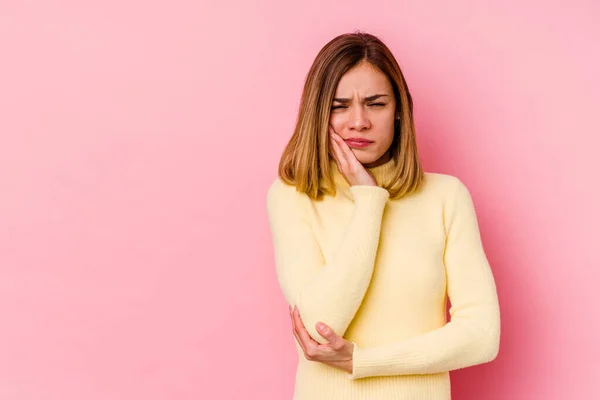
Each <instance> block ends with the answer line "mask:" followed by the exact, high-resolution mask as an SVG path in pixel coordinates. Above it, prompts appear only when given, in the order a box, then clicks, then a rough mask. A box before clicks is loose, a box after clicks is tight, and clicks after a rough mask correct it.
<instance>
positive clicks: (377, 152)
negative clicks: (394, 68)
mask: <svg viewBox="0 0 600 400" xmlns="http://www.w3.org/2000/svg"><path fill="white" fill-rule="evenodd" d="M395 111H396V99H395V97H394V92H393V89H392V85H391V84H390V81H389V80H388V78H387V77H386V76H385V75H384V74H383V73H382V72H380V71H378V70H376V69H375V68H374V67H372V66H371V65H370V64H368V63H361V64H359V65H357V66H356V67H354V68H352V69H351V70H349V71H348V72H346V73H345V74H344V75H343V76H342V78H341V80H340V82H339V84H338V86H337V89H336V92H335V96H334V100H333V103H332V106H331V116H330V118H329V124H330V125H331V126H332V127H333V130H334V131H335V132H336V133H337V134H338V135H340V136H341V137H342V139H344V141H345V142H346V144H347V145H348V146H349V147H350V149H351V150H352V152H353V153H354V155H355V156H356V158H357V159H358V161H360V162H361V164H363V165H364V166H365V167H374V166H377V165H381V164H383V163H384V162H386V161H388V160H389V159H390V152H389V150H390V145H391V144H392V140H393V139H394V118H395ZM352 139H355V140H352Z"/></svg>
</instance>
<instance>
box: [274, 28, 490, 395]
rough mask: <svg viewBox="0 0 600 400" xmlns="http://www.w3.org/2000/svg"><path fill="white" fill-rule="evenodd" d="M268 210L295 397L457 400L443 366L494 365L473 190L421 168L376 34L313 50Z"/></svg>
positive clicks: (405, 98) (396, 73)
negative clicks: (293, 347) (291, 344)
mask: <svg viewBox="0 0 600 400" xmlns="http://www.w3.org/2000/svg"><path fill="white" fill-rule="evenodd" d="M267 210H268V217H269V224H270V228H271V233H272V237H273V244H274V258H275V265H276V271H277V277H278V280H279V283H280V285H281V289H282V292H283V295H284V296H285V299H286V300H287V302H288V303H289V305H290V317H291V320H292V325H293V332H294V335H295V337H296V343H297V348H298V351H299V356H300V357H299V364H298V369H297V373H296V385H295V391H294V398H295V399H296V400H319V399H327V400H333V399H343V400H350V399H428V400H430V399H449V398H450V380H449V373H448V372H449V371H451V370H455V369H458V368H464V367H468V366H472V365H476V364H481V363H485V362H488V361H491V360H493V359H494V358H495V357H496V355H497V353H498V348H499V339H500V313H499V306H498V297H497V293H496V286H495V282H494V278H493V275H492V272H491V270H490V266H489V264H488V261H487V258H486V255H485V253H484V250H483V247H482V243H481V239H480V233H479V228H478V223H477V218H476V214H475V210H474V206H473V203H472V199H471V196H470V193H469V191H468V190H467V188H466V187H465V185H464V184H463V183H462V182H461V181H460V180H459V179H458V178H456V177H453V176H450V175H445V174H438V173H428V172H424V171H423V169H422V166H421V164H420V162H419V158H418V154H417V147H416V140H415V129H414V123H413V112H412V99H411V96H410V93H409V90H408V87H407V85H406V82H405V80H404V76H403V74H402V72H401V70H400V67H399V66H398V63H397V62H396V60H395V59H394V56H393V55H392V54H391V52H390V50H389V49H388V48H387V47H386V46H385V45H384V44H383V43H382V42H381V41H380V40H379V39H378V38H377V37H375V36H373V35H370V34H366V33H353V34H343V35H340V36H338V37H336V38H334V39H333V40H332V41H330V42H329V43H328V44H327V45H325V47H324V48H323V49H322V50H321V51H320V52H319V54H318V55H317V57H316V59H315V61H314V63H313V65H312V67H311V69H310V71H309V73H308V75H307V78H306V83H305V86H304V92H303V95H302V100H301V106H300V110H299V116H298V120H297V124H296V128H295V131H294V134H293V136H292V137H291V140H290V142H289V144H288V145H287V147H286V149H285V151H284V153H283V156H282V158H281V161H280V165H279V176H278V177H277V179H275V181H274V182H273V183H272V185H271V186H270V188H269V190H268V194H267ZM447 298H448V299H449V301H450V303H451V308H450V316H451V320H450V322H447V321H446V299H447ZM292 307H293V308H292Z"/></svg>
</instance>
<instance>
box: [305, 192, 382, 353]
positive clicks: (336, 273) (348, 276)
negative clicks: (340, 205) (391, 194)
mask: <svg viewBox="0 0 600 400" xmlns="http://www.w3.org/2000/svg"><path fill="white" fill-rule="evenodd" d="M351 190H352V192H353V194H354V195H355V208H354V210H353V214H352V216H351V218H350V221H349V222H348V225H347V227H346V230H345V233H344V235H343V237H342V238H341V239H340V243H339V245H338V248H337V250H336V252H335V254H334V255H333V259H332V260H331V261H330V262H328V263H327V264H326V265H325V266H324V267H323V268H321V269H320V271H319V272H318V273H317V274H316V275H315V276H314V277H312V279H310V281H308V282H307V283H306V284H305V285H304V286H303V287H302V288H301V289H300V290H299V291H298V293H297V294H296V296H295V299H294V302H295V304H296V305H297V306H298V309H299V310H300V315H301V318H302V321H303V322H304V324H305V326H306V328H307V330H308V332H309V333H310V335H311V336H312V337H313V339H315V340H316V341H317V342H320V343H325V339H324V338H323V337H322V336H321V335H320V334H319V333H318V331H317V330H316V328H315V324H316V323H317V322H324V323H325V324H327V325H329V326H330V327H331V328H332V329H333V330H334V332H336V333H337V334H338V335H340V336H342V335H343V334H344V332H345V331H346V329H347V328H348V326H349V325H350V322H351V321H352V319H353V318H354V315H355V314H356V311H357V310H358V308H359V307H360V304H361V302H362V300H363V297H364V295H365V293H366V291H367V288H368V287H369V283H370V281H371V277H372V274H373V268H374V264H375V256H376V254H377V248H378V245H379V237H380V229H381V220H382V216H383V211H384V208H385V204H386V199H387V197H388V193H387V191H385V189H382V188H378V187H367V186H355V187H352V188H351Z"/></svg>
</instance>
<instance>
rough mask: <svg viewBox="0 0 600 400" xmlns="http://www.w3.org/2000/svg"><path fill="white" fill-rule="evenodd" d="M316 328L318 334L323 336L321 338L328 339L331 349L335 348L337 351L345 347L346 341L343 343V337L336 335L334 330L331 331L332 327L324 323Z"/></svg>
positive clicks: (318, 324) (318, 323)
mask: <svg viewBox="0 0 600 400" xmlns="http://www.w3.org/2000/svg"><path fill="white" fill-rule="evenodd" d="M315 327H316V328H317V332H319V333H320V334H321V336H323V337H324V338H325V339H327V341H328V342H329V344H330V345H331V347H333V348H334V349H336V350H337V349H339V348H341V346H343V345H344V341H343V339H342V337H341V336H339V335H338V334H336V333H335V332H334V331H333V329H331V327H330V326H328V325H327V324H324V323H322V322H317V324H316V325H315Z"/></svg>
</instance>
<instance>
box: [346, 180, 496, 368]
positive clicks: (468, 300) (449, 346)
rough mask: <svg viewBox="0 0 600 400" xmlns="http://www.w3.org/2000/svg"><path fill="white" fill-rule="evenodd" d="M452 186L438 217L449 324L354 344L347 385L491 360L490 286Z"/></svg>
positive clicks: (468, 213) (459, 190) (465, 201)
mask: <svg viewBox="0 0 600 400" xmlns="http://www.w3.org/2000/svg"><path fill="white" fill-rule="evenodd" d="M455 183H457V186H456V192H455V195H454V197H453V198H452V199H451V200H450V202H449V203H448V204H447V206H446V207H447V208H445V211H444V223H445V227H446V246H445V251H444V265H445V269H446V279H447V293H448V298H449V300H450V303H451V308H450V316H451V318H450V322H448V323H447V324H446V325H444V326H443V327H441V328H438V329H434V330H432V331H429V332H426V333H423V334H419V335H416V336H413V337H409V338H406V339H403V340H399V341H397V342H392V343H389V344H384V345H381V346H375V347H366V348H361V347H359V346H357V345H356V343H354V345H355V347H354V356H353V371H352V373H349V374H348V378H349V379H358V378H363V377H369V376H386V375H410V374H432V373H439V372H447V371H451V370H455V369H459V368H464V367H468V366H472V365H477V364H482V363H485V362H489V361H492V360H493V359H494V358H496V356H497V354H498V351H499V342H500V310H499V304H498V296H497V292H496V285H495V281H494V278H493V275H492V271H491V269H490V266H489V263H488V260H487V257H486V255H485V253H484V249H483V246H482V242H481V238H480V232H479V227H478V222H477V218H476V214H475V209H474V205H473V202H472V198H471V195H470V193H469V191H468V190H467V188H466V187H465V185H464V184H463V183H462V182H461V181H460V180H458V179H456V182H455Z"/></svg>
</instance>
